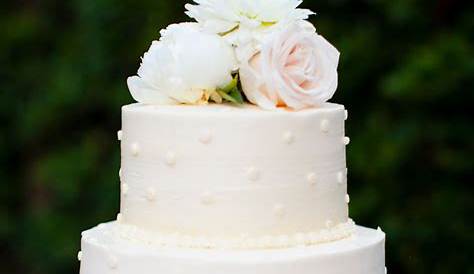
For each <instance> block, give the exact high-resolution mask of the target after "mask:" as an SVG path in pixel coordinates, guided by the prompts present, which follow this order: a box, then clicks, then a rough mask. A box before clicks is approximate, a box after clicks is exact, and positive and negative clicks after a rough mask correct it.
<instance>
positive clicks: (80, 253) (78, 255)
mask: <svg viewBox="0 0 474 274" xmlns="http://www.w3.org/2000/svg"><path fill="white" fill-rule="evenodd" d="M77 260H78V261H79V262H80V261H82V251H79V252H78V253H77Z"/></svg>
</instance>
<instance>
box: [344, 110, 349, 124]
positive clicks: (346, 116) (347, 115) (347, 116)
mask: <svg viewBox="0 0 474 274" xmlns="http://www.w3.org/2000/svg"><path fill="white" fill-rule="evenodd" d="M348 118H349V112H348V111H347V109H346V110H344V121H347V119H348Z"/></svg>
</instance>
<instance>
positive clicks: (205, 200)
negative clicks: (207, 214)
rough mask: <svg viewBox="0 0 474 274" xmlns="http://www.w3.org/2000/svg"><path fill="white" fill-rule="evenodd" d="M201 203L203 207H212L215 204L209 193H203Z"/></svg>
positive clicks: (212, 196)
mask: <svg viewBox="0 0 474 274" xmlns="http://www.w3.org/2000/svg"><path fill="white" fill-rule="evenodd" d="M201 203H202V204H203V205H212V204H214V203H215V199H214V195H212V193H211V192H204V193H203V194H202V196H201Z"/></svg>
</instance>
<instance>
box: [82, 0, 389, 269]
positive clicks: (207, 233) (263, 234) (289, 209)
mask: <svg viewBox="0 0 474 274" xmlns="http://www.w3.org/2000/svg"><path fill="white" fill-rule="evenodd" d="M299 4H300V1H292V0H281V1H263V0H261V1H220V0H214V1H211V0H208V1H204V0H201V1H196V5H187V10H188V12H187V13H188V15H190V16H191V17H192V18H194V19H196V20H197V23H183V24H178V25H171V26H169V27H168V28H167V29H166V30H164V31H162V32H161V39H160V40H159V41H155V42H153V44H152V46H151V48H150V50H149V51H148V52H147V53H145V55H144V57H143V59H142V65H141V67H140V69H139V71H138V75H137V76H134V77H131V78H129V80H128V84H129V88H130V91H131V93H132V96H133V97H134V98H135V99H136V100H137V101H138V102H139V103H137V104H132V105H128V106H125V107H123V108H122V123H123V124H122V130H120V131H119V132H118V139H119V140H120V141H121V149H122V161H121V169H120V172H119V175H120V181H121V210H120V213H119V214H118V215H117V220H116V221H114V222H110V223H106V224H101V225H99V226H98V227H96V228H93V229H91V230H89V231H86V232H84V233H83V234H82V251H81V252H80V253H79V259H80V260H81V274H105V273H117V274H156V273H163V274H201V273H202V274H224V273H225V274H263V273H269V274H323V273H324V274H348V273H351V274H384V273H386V270H385V262H384V260H385V259H384V241H385V235H384V233H383V232H382V231H381V230H372V229H368V228H363V227H360V226H356V225H355V224H354V222H353V221H352V220H351V219H350V218H349V216H348V204H349V202H350V198H349V195H348V194H347V168H346V158H345V149H346V146H347V145H348V144H349V141H350V140H349V138H348V137H346V135H345V131H344V122H345V120H346V119H347V118H348V112H347V110H346V109H345V108H344V107H343V106H342V105H337V104H331V103H327V101H328V100H329V99H330V98H331V97H332V96H333V94H334V92H335V91H336V88H337V78H338V77H337V63H338V59H339V53H338V51H337V50H336V49H335V48H334V47H333V46H332V45H331V44H329V43H328V42H327V41H326V40H325V39H324V38H322V37H321V36H320V35H318V34H317V33H316V31H315V29H314V27H313V26H312V25H311V24H310V23H309V22H307V21H305V20H306V19H307V18H308V16H309V15H310V14H311V12H310V11H308V10H304V9H298V8H297V6H298V5H299Z"/></svg>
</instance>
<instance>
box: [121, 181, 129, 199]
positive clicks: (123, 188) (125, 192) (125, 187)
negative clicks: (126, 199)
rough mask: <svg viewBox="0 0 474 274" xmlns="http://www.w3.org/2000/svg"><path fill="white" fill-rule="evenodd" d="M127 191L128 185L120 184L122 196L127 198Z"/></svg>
mask: <svg viewBox="0 0 474 274" xmlns="http://www.w3.org/2000/svg"><path fill="white" fill-rule="evenodd" d="M128 190H129V187H128V184H125V183H123V184H122V194H123V195H124V196H127V194H128Z"/></svg>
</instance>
